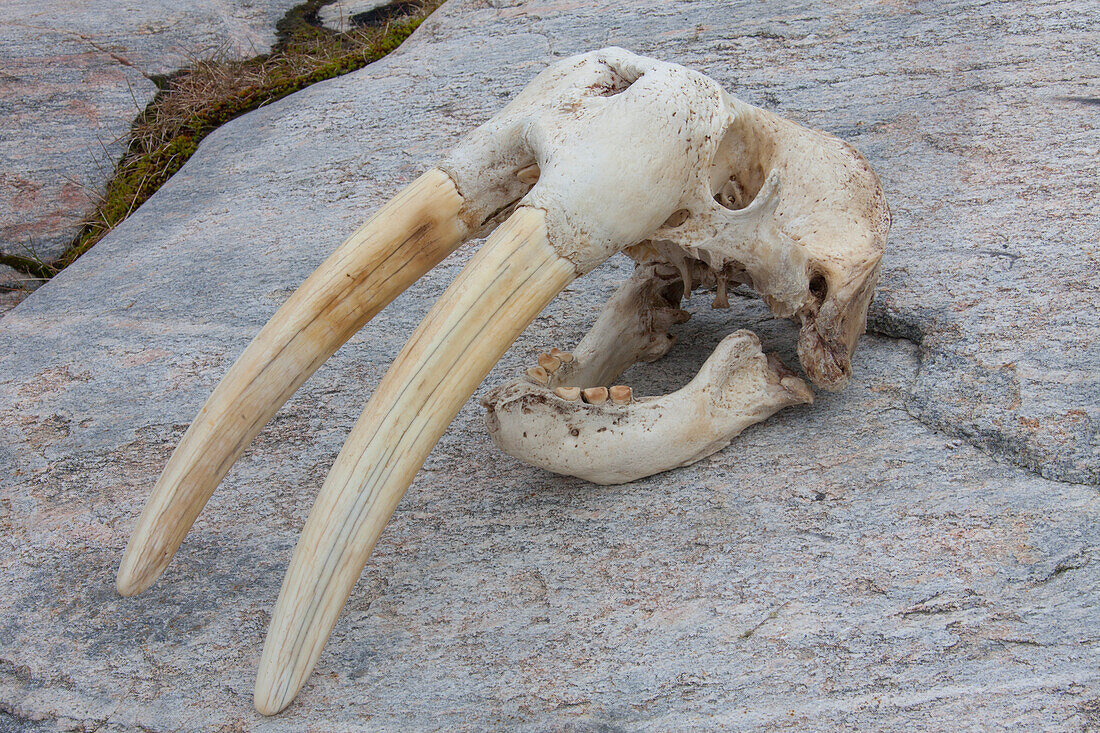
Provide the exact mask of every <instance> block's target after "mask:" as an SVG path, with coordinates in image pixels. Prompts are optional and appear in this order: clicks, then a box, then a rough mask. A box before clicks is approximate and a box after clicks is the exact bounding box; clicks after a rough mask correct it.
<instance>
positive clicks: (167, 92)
mask: <svg viewBox="0 0 1100 733" xmlns="http://www.w3.org/2000/svg"><path fill="white" fill-rule="evenodd" d="M442 2H443V0H417V1H409V0H404V1H402V2H397V3H393V4H392V5H391V6H389V8H388V9H387V10H384V11H382V12H381V13H379V14H378V17H377V18H375V22H374V24H373V25H371V26H368V27H363V28H358V29H354V30H351V31H349V32H347V33H336V32H333V31H329V30H327V29H324V28H321V27H318V26H316V25H314V24H313V22H312V19H313V18H314V17H315V13H316V11H317V8H318V7H320V6H321V5H322V4H323V0H310V1H309V2H306V3H304V4H303V5H300V6H298V7H297V8H295V9H294V10H292V11H291V12H290V13H288V15H287V17H286V18H284V19H283V21H281V22H280V24H279V26H278V31H279V37H280V40H279V43H278V44H277V45H276V47H275V49H274V51H273V52H272V53H270V54H267V55H264V56H257V57H254V58H248V59H242V58H232V57H230V56H229V55H227V54H225V53H217V54H214V55H211V56H209V57H207V58H203V59H197V60H195V62H194V63H193V64H192V65H191V66H190V67H188V68H187V69H184V70H182V71H180V72H177V73H176V74H173V75H172V76H171V77H169V78H167V79H165V80H163V85H162V89H161V91H160V92H158V93H157V95H156V97H155V98H154V99H153V101H152V102H151V103H150V104H149V106H148V107H146V109H145V111H144V112H142V114H141V115H140V116H139V117H138V119H137V120H136V121H135V122H134V124H133V126H132V128H131V131H130V139H129V142H128V145H127V150H126V153H125V154H124V155H123V157H122V160H121V161H120V162H119V164H118V167H117V168H116V170H115V175H114V177H113V178H112V180H111V181H110V182H109V183H108V184H107V188H106V192H105V193H104V195H103V197H102V200H101V201H100V202H99V204H98V205H97V206H96V208H95V211H94V214H93V215H92V216H91V217H90V218H89V220H88V221H87V222H86V223H85V225H84V227H83V229H82V231H81V232H80V235H79V236H78V237H77V239H76V240H75V241H74V243H73V245H72V247H71V248H70V249H69V250H68V251H67V252H66V253H65V254H64V255H62V256H61V257H60V258H59V259H58V260H57V261H55V262H50V263H42V266H40V267H38V268H37V271H36V272H35V273H34V275H35V276H36V277H43V276H45V277H49V276H52V275H54V274H56V273H57V272H60V271H61V270H62V269H64V268H65V267H66V266H68V265H69V264H71V263H72V262H73V261H75V260H76V258H78V257H79V256H80V255H82V254H83V253H84V252H86V251H88V249H90V248H91V247H92V246H94V245H95V243H96V242H98V241H99V240H101V239H102V238H103V237H104V236H105V235H106V234H107V233H108V232H109V231H111V230H112V229H113V228H114V227H116V226H118V225H119V224H120V223H121V222H122V221H124V220H125V219H126V217H128V216H129V215H130V214H131V213H133V212H134V210H136V209H137V207H138V206H140V205H141V204H142V203H143V202H144V201H145V200H146V199H148V198H149V197H150V196H152V195H153V193H155V192H156V190H157V189H159V188H160V187H161V186H162V185H164V183H165V181H167V180H168V179H169V178H170V177H171V176H172V174H174V173H175V172H176V171H178V170H179V169H180V168H181V167H182V166H183V164H184V163H185V162H186V161H187V159H188V158H189V157H191V154H192V153H194V152H195V149H196V148H197V147H198V144H199V142H200V141H201V140H202V139H203V138H204V137H206V135H208V134H209V133H210V132H211V131H213V130H214V129H216V128H217V127H218V126H219V125H222V124H224V123H226V122H228V121H229V120H231V119H233V118H234V117H238V116H240V115H242V114H244V113H246V112H249V111H251V110H254V109H256V108H258V107H262V106H263V105H265V104H268V103H270V102H273V101H275V100H277V99H281V98H282V97H285V96H287V95H288V94H292V93H293V92H296V91H298V90H300V89H302V88H304V87H307V86H309V85H310V84H314V83H316V82H319V81H323V80H325V79H331V78H332V77H335V76H340V75H341V74H346V73H348V72H351V71H355V70H356V69H360V68H362V67H363V66H366V65H367V64H369V63H371V62H372V61H376V60H378V59H380V58H382V57H383V56H385V55H386V54H387V53H389V52H390V51H392V50H394V49H395V48H397V47H398V46H399V45H400V44H401V42H402V41H404V40H405V39H406V38H408V37H409V35H410V34H411V33H412V32H413V31H414V30H416V28H417V27H418V26H419V25H420V23H421V22H422V21H423V20H424V18H426V17H427V16H428V15H429V14H430V13H431V12H432V11H433V10H435V9H436V8H437V7H439V5H441V4H442ZM387 16H388V17H387ZM28 274H30V273H28Z"/></svg>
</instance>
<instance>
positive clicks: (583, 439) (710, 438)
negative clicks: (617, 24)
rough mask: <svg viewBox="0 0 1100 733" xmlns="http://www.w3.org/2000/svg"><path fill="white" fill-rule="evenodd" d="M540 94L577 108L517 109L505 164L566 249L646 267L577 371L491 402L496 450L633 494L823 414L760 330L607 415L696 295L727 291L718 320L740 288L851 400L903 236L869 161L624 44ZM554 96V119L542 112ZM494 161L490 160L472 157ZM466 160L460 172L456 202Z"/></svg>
mask: <svg viewBox="0 0 1100 733" xmlns="http://www.w3.org/2000/svg"><path fill="white" fill-rule="evenodd" d="M540 80H543V81H544V82H545V83H546V84H547V85H556V86H561V85H565V86H568V87H569V89H570V90H571V91H572V94H571V95H567V96H568V101H566V102H564V103H563V102H561V101H560V100H561V97H560V95H549V97H547V96H539V95H536V96H535V97H534V98H531V99H528V98H525V97H524V96H522V95H521V97H520V98H518V99H517V100H516V102H515V103H513V106H510V107H509V109H508V110H505V113H504V115H502V117H505V118H507V117H508V116H509V115H512V119H513V123H512V124H514V125H515V127H514V128H513V129H514V130H515V131H516V134H515V138H514V142H515V143H516V145H517V148H516V149H509V153H510V157H509V158H508V160H509V163H510V164H511V165H527V166H529V167H528V168H526V171H527V176H528V177H530V178H531V179H533V180H538V181H539V183H538V184H536V185H535V187H534V189H533V190H532V191H531V192H530V193H529V194H528V195H527V197H526V198H525V199H524V202H526V203H532V204H534V205H544V206H545V208H546V209H547V211H548V212H549V213H550V214H551V216H550V217H548V225H550V226H552V227H554V228H556V229H557V231H558V232H561V233H563V235H564V236H562V237H561V241H565V242H569V243H571V244H572V246H574V247H576V248H578V249H579V250H582V251H585V252H592V251H593V249H595V250H596V251H597V252H598V256H601V258H602V256H604V252H605V251H606V249H608V248H612V249H622V250H624V251H625V252H626V253H627V254H628V255H629V256H631V257H632V258H633V259H634V260H635V261H636V262H637V263H638V269H637V271H636V273H635V277H634V278H633V279H632V280H631V281H630V282H628V283H626V284H624V286H623V289H622V290H621V291H620V293H618V294H617V297H616V298H613V299H612V301H611V302H609V304H608V306H607V307H606V308H605V310H604V312H603V313H602V314H601V317H600V318H599V319H598V321H597V323H596V325H595V326H594V327H593V329H592V330H591V331H590V332H589V334H588V335H587V336H586V338H585V339H584V340H582V342H581V343H580V344H579V345H578V346H577V348H576V349H574V351H573V352H572V353H571V354H569V356H570V357H571V358H570V359H569V360H568V361H565V362H562V361H561V359H558V358H557V357H556V356H554V355H553V354H544V355H543V356H542V357H541V358H540V366H539V367H536V368H533V369H532V370H529V372H528V376H527V379H524V380H521V381H519V382H516V383H512V384H508V385H505V386H504V387H501V388H498V389H497V390H494V391H493V392H491V393H490V394H489V395H487V396H486V397H485V398H484V399H483V400H482V402H483V404H484V405H485V406H486V407H487V409H488V414H487V417H486V423H487V426H488V428H489V431H490V434H491V436H492V437H493V440H494V442H495V443H496V444H497V445H498V446H499V447H500V448H501V449H503V450H504V451H505V452H507V453H509V454H511V455H513V456H515V457H517V458H520V459H521V460H524V461H527V462H529V463H533V464H535V465H538V466H541V467H543V468H546V469H549V470H551V471H555V472H558V473H564V474H569V475H575V476H580V477H582V478H585V479H588V480H590V481H594V482H597V483H619V482H623V481H629V480H633V479H636V478H640V477H643V476H646V475H649V474H652V473H656V472H658V471H663V470H667V469H670V468H674V467H677V466H682V465H686V464H688V463H691V462H693V461H696V460H698V459H699V458H702V457H704V456H706V455H709V454H710V453H713V452H714V451H716V450H719V449H721V448H723V447H725V446H726V445H728V444H729V442H730V440H732V438H733V437H735V436H736V435H737V434H738V433H739V432H740V431H741V430H743V429H744V427H746V426H747V425H749V424H752V423H754V422H757V421H759V420H762V419H764V418H766V417H767V416H769V415H771V414H772V413H774V412H775V411H776V410H778V409H780V408H782V407H784V406H786V405H790V404H796V403H803V402H809V401H811V400H812V391H811V390H810V389H809V388H808V387H807V386H806V385H805V384H804V383H803V382H802V381H801V380H799V379H798V378H797V377H795V376H794V375H793V374H792V373H791V372H790V371H789V370H787V369H786V368H785V367H784V366H783V365H782V364H781V363H780V362H779V360H778V358H777V357H774V356H771V357H768V358H765V357H764V355H763V354H762V353H761V351H760V345H759V341H758V340H756V339H755V337H751V334H747V332H738V333H737V334H735V336H737V338H736V339H733V340H732V342H731V343H726V342H723V344H722V345H721V346H720V347H719V349H718V350H716V352H715V354H714V355H713V356H712V359H711V361H708V364H707V366H705V367H704V368H703V370H701V371H700V374H699V376H697V377H696V378H695V379H694V380H692V383H691V384H689V385H687V386H686V387H685V388H684V389H683V390H680V391H678V392H675V393H673V394H671V395H666V396H663V397H657V398H640V399H638V398H634V397H633V395H632V394H631V396H630V398H628V399H623V398H622V395H626V394H629V392H627V391H626V387H625V386H619V387H618V392H617V394H619V395H620V399H619V400H609V399H608V398H607V397H605V396H604V393H603V392H601V391H599V390H598V389H596V388H597V387H606V386H612V383H613V382H614V380H615V379H616V378H617V377H618V376H619V375H620V374H621V373H622V371H624V370H625V369H626V368H628V367H629V366H630V365H631V364H632V363H634V362H635V361H639V360H646V361H649V360H653V359H656V358H660V356H662V355H663V354H664V353H665V352H666V351H667V350H668V348H669V347H671V345H672V343H673V338H672V337H671V335H670V334H668V328H669V327H670V326H671V325H672V324H673V323H674V322H678V321H681V320H686V318H687V314H686V312H684V311H681V310H679V309H678V305H679V301H680V298H681V297H682V296H683V295H684V294H690V292H691V291H692V289H693V288H694V287H696V286H700V287H706V288H710V287H713V288H714V289H715V290H716V291H717V295H716V297H715V302H714V305H715V307H726V306H727V305H728V302H727V300H726V293H727V289H728V288H729V287H731V286H737V285H747V286H750V287H751V288H752V289H754V290H755V291H756V292H757V293H758V294H759V295H760V296H761V298H762V299H763V300H764V301H765V302H766V303H767V305H768V307H769V308H770V309H771V310H772V311H773V312H774V313H775V314H776V315H777V316H781V317H792V318H797V319H799V320H800V321H801V323H802V327H801V331H800V335H799V342H798V355H799V359H800V361H801V364H802V367H803V369H804V371H805V373H806V375H807V376H808V377H809V378H810V380H811V381H812V382H813V383H814V384H816V385H817V386H819V387H822V388H824V389H828V390H838V389H840V388H842V387H843V386H844V384H845V383H846V382H847V380H848V379H849V377H850V375H851V357H852V353H853V351H854V349H855V346H856V342H857V340H858V338H859V336H860V334H862V332H863V330H864V327H865V323H866V315H867V308H868V305H869V304H870V300H871V296H872V294H873V291H874V286H875V283H876V281H877V279H878V271H879V260H880V258H881V256H882V252H883V248H884V246H885V241H886V235H887V233H888V231H889V225H890V220H889V211H888V209H887V206H886V202H885V198H884V197H883V194H882V189H881V186H880V184H879V181H878V178H877V177H876V175H875V174H874V172H873V171H872V170H871V168H870V166H869V165H868V164H867V162H866V161H865V160H864V159H863V157H862V156H861V155H860V154H859V153H858V152H857V151H856V150H855V149H854V148H852V147H851V146H849V145H847V144H846V143H844V142H843V141H841V140H839V139H837V138H835V137H833V136H831V135H827V134H825V133H822V132H817V131H814V130H810V129H807V128H805V127H802V126H800V125H798V124H796V123H794V122H791V121H789V120H785V119H783V118H781V117H778V116H777V115H774V114H772V113H770V112H767V111H765V110H762V109H759V108H757V107H754V106H752V105H749V104H746V103H744V102H741V101H740V100H737V99H734V98H731V97H729V96H728V95H727V94H725V92H723V91H722V90H721V89H720V88H719V87H718V85H717V84H716V83H715V82H713V81H712V80H710V79H707V78H706V77H703V76H701V75H699V74H696V73H694V72H691V71H688V70H687V69H683V68H682V67H678V66H674V65H671V64H664V63H661V62H657V61H652V60H650V59H643V58H640V57H637V56H633V55H631V54H628V53H627V52H625V51H621V50H618V49H605V50H603V51H600V52H595V53H593V54H587V55H585V56H582V57H578V58H575V59H570V60H567V61H565V62H562V63H561V64H559V65H556V66H554V67H551V69H550V70H548V71H547V72H545V78H544V77H540ZM581 80H583V83H582V82H581ZM570 81H572V82H573V83H572V85H570V84H569V82H570ZM532 87H535V88H538V87H539V81H536V82H535V84H533V85H532ZM548 98H552V99H554V100H555V104H554V105H553V106H551V107H549V108H546V109H544V108H542V107H540V106H539V102H540V100H544V99H548ZM515 120H523V122H515ZM594 131H597V132H596V134H593V132H594ZM475 137H476V136H475ZM643 141H644V142H643ZM497 144H498V145H499V142H498V143H497ZM664 148H676V149H677V152H678V155H673V156H670V155H668V154H667V152H666V151H665V150H664ZM523 150H526V151H528V152H527V153H526V155H525V154H524V153H523V152H519V151H523ZM484 153H485V149H484V148H483V147H479V149H478V150H477V158H478V159H479V160H484V159H483V158H482V157H481V156H482V155H484ZM463 155H464V151H463V150H462V149H460V150H459V151H458V153H456V156H455V157H453V158H452V161H454V160H456V159H457V160H459V164H457V165H454V164H453V163H452V167H451V168H449V170H452V172H453V173H455V175H456V180H458V181H459V182H460V187H461V185H462V182H463V180H464V178H463V174H464V173H465V172H466V171H465V170H464V169H463V167H462V165H461V162H462V156H463ZM670 159H671V160H674V161H675V165H674V166H673V167H671V168H670V167H668V166H666V165H664V162H665V161H667V160H670ZM445 167H446V164H445ZM482 170H483V169H482ZM532 171H534V175H532V173H531V172H532ZM540 174H541V175H540ZM475 177H476V174H475ZM536 177H537V178H536ZM543 182H548V183H549V184H550V185H548V186H547V187H546V190H545V191H544V190H541V189H540V184H542V183H543ZM475 185H476V184H475ZM561 212H568V214H567V215H562V213H561ZM555 214H556V215H557V216H556V217H555V216H554V215H555ZM552 231H553V229H552ZM605 241H606V242H610V243H611V244H610V245H609V246H608V247H607V248H605V247H603V246H598V247H595V248H593V247H592V244H593V243H603V242H605ZM582 269H584V268H582ZM657 291H660V293H661V295H660V296H657V295H656V293H657ZM655 298H657V300H660V301H661V302H660V303H658V302H657V301H656V300H655ZM670 310H671V311H674V312H675V313H676V314H677V315H676V317H674V318H672V319H670V318H669V317H668V316H667V312H669V311H670ZM661 312H665V313H666V316H665V317H664V318H661V317H658V314H659V313H661ZM749 337H751V338H749ZM655 344H656V345H659V347H660V348H657V349H655ZM734 344H735V345H736V350H737V351H739V352H740V353H737V354H735V353H733V352H732V351H731V349H732V348H733V346H734ZM735 356H736V357H741V358H740V359H734V357H735ZM548 357H553V358H548ZM750 357H751V358H750ZM731 360H732V361H731ZM712 362H713V363H712ZM719 365H722V366H721V368H719ZM547 367H549V369H547ZM708 375H710V377H709V379H708ZM731 385H736V390H734V392H735V393H736V397H731V396H730V395H731ZM578 388H581V389H580V390H578ZM589 393H591V394H589Z"/></svg>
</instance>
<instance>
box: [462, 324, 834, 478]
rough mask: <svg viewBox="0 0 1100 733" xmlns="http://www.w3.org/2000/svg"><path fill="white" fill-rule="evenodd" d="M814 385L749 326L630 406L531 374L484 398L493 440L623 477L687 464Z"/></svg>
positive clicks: (554, 463)
mask: <svg viewBox="0 0 1100 733" xmlns="http://www.w3.org/2000/svg"><path fill="white" fill-rule="evenodd" d="M812 401H813V392H812V390H811V389H810V388H809V386H807V385H806V383H805V382H803V381H802V380H801V379H799V378H797V377H795V376H794V375H793V374H792V373H791V372H790V371H789V370H787V369H786V367H784V366H783V365H782V363H781V362H780V361H779V360H778V359H777V358H775V357H773V356H765V355H764V353H763V352H762V351H761V349H760V341H759V339H757V337H756V336H755V335H754V334H753V333H751V332H749V331H737V332H735V333H732V334H730V335H729V336H727V337H726V338H725V339H723V340H722V342H721V343H720V344H719V345H718V348H717V349H715V351H714V353H713V354H711V356H710V358H708V359H707V361H706V363H705V364H704V365H703V368H702V369H700V370H699V373H698V374H697V375H696V376H695V378H694V379H692V380H691V382H689V383H688V384H687V385H686V386H685V387H683V388H682V389H680V390H677V391H676V392H673V393H671V394H667V395H664V396H663V397H649V398H646V397H643V398H637V399H636V400H635V401H633V402H630V403H629V404H616V403H615V402H612V401H608V402H603V403H601V404H587V403H585V402H584V401H581V400H568V399H563V398H562V397H561V396H559V395H558V394H556V393H555V392H553V391H552V390H551V389H550V388H549V387H547V386H544V385H542V384H536V383H532V382H529V381H520V382H514V383H512V384H508V385H504V386H501V387H498V388H496V389H495V390H493V391H492V392H490V393H489V394H488V395H486V397H485V398H484V399H483V400H482V404H483V405H485V407H487V408H488V414H487V415H486V423H487V425H488V428H489V434H490V435H491V436H492V439H493V442H494V443H496V444H497V446H498V447H499V448H500V449H501V450H502V451H504V452H505V453H507V454H508V455H511V456H513V457H515V458H518V459H520V460H521V461H524V462H526V463H530V464H532V465H535V466H539V467H540V468H545V469H546V470H548V471H553V472H554V473H560V474H564V475H567V476H576V477H578V478H582V479H585V480H586V481H591V482H592V483H596V484H621V483H626V482H628V481H634V480H637V479H640V478H644V477H646V476H650V475H652V474H655V473H660V472H661V471H667V470H669V469H672V468H678V467H680V466H686V465H689V464H691V463H694V462H695V461H698V460H700V459H701V458H705V457H706V456H709V455H711V454H712V453H714V452H716V451H719V450H721V449H723V448H725V447H726V446H728V445H729V444H730V442H731V441H732V440H733V439H734V438H735V437H736V436H737V435H738V434H739V433H740V432H741V431H742V430H744V429H745V428H746V427H748V426H749V425H752V424H754V423H757V422H760V421H761V420H764V419H766V418H767V417H769V416H771V415H772V414H774V413H775V412H776V411H778V410H780V409H782V408H784V407H786V406H788V405H794V404H804V403H810V402H812Z"/></svg>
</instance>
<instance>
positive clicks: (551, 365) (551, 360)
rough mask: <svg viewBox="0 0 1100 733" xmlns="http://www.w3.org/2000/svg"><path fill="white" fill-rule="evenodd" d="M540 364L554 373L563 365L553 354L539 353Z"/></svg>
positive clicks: (548, 371)
mask: <svg viewBox="0 0 1100 733" xmlns="http://www.w3.org/2000/svg"><path fill="white" fill-rule="evenodd" d="M539 366H540V367H542V368H543V369H545V370H546V371H547V373H549V374H553V373H554V372H556V371H557V370H558V367H560V366H561V360H560V359H558V358H557V357H556V356H553V355H551V354H539Z"/></svg>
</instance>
